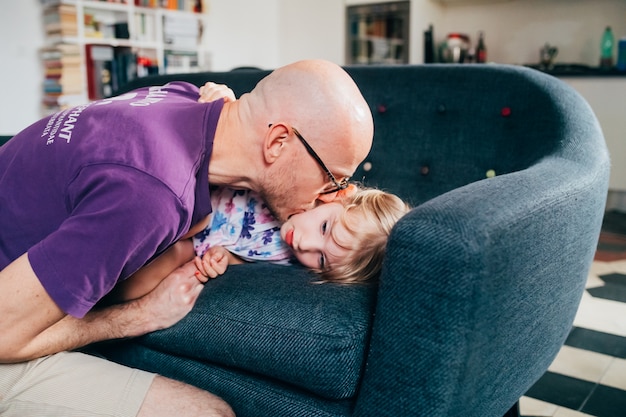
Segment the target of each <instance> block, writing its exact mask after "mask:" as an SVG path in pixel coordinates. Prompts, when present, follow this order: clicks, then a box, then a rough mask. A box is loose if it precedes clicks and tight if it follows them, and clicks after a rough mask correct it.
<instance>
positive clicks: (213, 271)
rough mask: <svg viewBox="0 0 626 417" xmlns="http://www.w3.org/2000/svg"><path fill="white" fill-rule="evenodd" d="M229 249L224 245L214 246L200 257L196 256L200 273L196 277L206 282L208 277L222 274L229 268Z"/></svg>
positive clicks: (195, 259) (195, 261)
mask: <svg viewBox="0 0 626 417" xmlns="http://www.w3.org/2000/svg"><path fill="white" fill-rule="evenodd" d="M228 261H229V256H228V251H227V250H226V249H224V248H223V247H222V246H212V247H210V248H209V249H208V250H207V251H206V253H205V254H204V255H203V256H202V259H200V257H198V256H196V257H195V258H194V263H195V265H196V268H198V273H196V278H198V280H200V281H201V282H206V281H207V278H217V276H218V275H222V274H223V273H224V272H226V268H228Z"/></svg>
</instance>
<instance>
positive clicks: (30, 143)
mask: <svg viewBox="0 0 626 417" xmlns="http://www.w3.org/2000/svg"><path fill="white" fill-rule="evenodd" d="M197 100H198V89H197V88H196V87H195V86H192V85H190V84H187V83H182V82H174V83H169V84H167V85H165V86H159V87H150V88H144V89H139V90H135V91H132V92H129V93H127V94H124V95H122V96H119V97H115V98H112V99H105V100H100V101H96V102H93V103H89V104H86V105H84V106H79V107H75V108H73V109H70V110H67V111H64V112H60V113H57V114H55V115H52V116H50V117H48V118H45V119H43V120H41V121H39V122H36V123H34V124H33V125H31V126H29V127H28V128H26V129H25V130H24V131H22V132H20V133H19V134H18V135H16V136H15V137H14V138H13V139H11V140H10V141H9V142H8V143H7V144H5V145H4V146H2V147H0V167H2V168H0V170H1V171H2V172H1V175H0V208H1V215H0V317H1V319H0V334H1V335H2V339H1V340H2V342H1V343H0V363H4V364H3V365H0V414H2V415H3V416H12V415H16V416H18V415H19V416H24V415H51V416H54V415H62V416H64V417H68V416H74V415H76V416H79V415H80V416H84V415H92V414H96V413H97V415H107V416H108V415H110V416H151V417H155V416H156V417H158V416H171V415H178V416H181V417H186V416H232V415H233V413H232V410H231V409H230V407H229V406H228V405H227V404H226V403H225V402H224V401H222V400H221V399H220V398H218V397H216V396H214V395H212V394H210V393H208V392H205V391H202V390H199V389H196V388H193V387H191V386H188V385H185V384H181V383H179V382H176V381H172V380H170V379H167V378H163V377H160V376H154V375H152V374H149V373H146V372H142V371H139V370H133V369H129V368H126V367H123V366H120V365H117V364H113V363H110V362H107V361H104V360H101V359H98V358H94V357H90V356H86V355H82V354H80V353H76V352H71V353H68V352H66V351H68V350H71V349H75V348H78V347H80V346H84V345H86V344H89V343H92V342H96V341H100V340H105V339H112V338H121V337H133V336H138V335H141V334H145V333H147V332H150V331H154V330H157V329H162V328H165V327H169V326H171V325H172V324H174V323H176V322H177V321H178V320H180V319H181V318H182V317H183V316H184V315H185V314H187V312H189V310H190V309H191V307H192V306H193V304H194V302H195V300H196V298H197V296H198V294H199V292H200V290H201V288H202V285H201V284H200V283H199V282H198V280H197V279H196V278H195V277H194V272H195V271H194V270H190V269H189V268H190V267H189V266H188V267H186V268H181V269H179V270H177V271H175V272H174V273H173V274H171V275H170V276H169V277H168V278H167V279H166V280H164V281H163V282H162V283H161V284H160V285H159V286H158V287H157V288H156V289H155V290H153V291H152V292H151V293H149V294H148V295H146V296H145V297H143V298H140V299H138V300H134V301H131V302H129V303H126V304H122V305H116V306H112V307H108V308H105V309H94V308H93V307H94V306H95V304H96V303H97V302H98V301H99V300H100V299H101V298H102V297H104V296H105V295H106V294H107V293H108V292H109V291H110V290H111V289H112V288H113V287H114V286H115V285H116V284H117V283H118V282H119V281H121V280H123V279H125V278H127V277H128V276H130V275H131V274H132V273H133V272H135V271H136V270H137V269H138V268H139V267H141V266H142V265H144V264H145V263H146V262H147V261H149V260H150V259H151V258H153V257H154V256H155V255H157V254H159V253H161V252H162V251H164V250H165V249H166V248H167V247H169V246H170V245H171V244H172V243H174V242H175V241H177V240H178V239H180V238H184V237H187V236H190V235H192V234H194V233H195V231H197V230H201V229H202V228H204V226H205V223H206V218H207V216H208V214H209V213H210V212H211V205H210V194H209V184H212V185H220V186H229V187H232V188H247V189H251V190H254V191H257V192H258V193H260V194H261V195H262V196H263V198H264V200H265V201H266V202H267V203H268V205H269V207H270V209H271V210H272V211H273V213H274V214H275V215H276V216H277V217H278V218H280V219H282V220H284V219H287V218H288V217H289V216H290V215H292V214H294V213H298V212H301V211H304V210H308V209H310V208H312V207H314V205H315V204H316V203H317V202H319V201H329V200H332V199H333V198H334V197H335V193H336V192H337V191H338V190H340V189H342V188H344V187H345V186H346V182H347V179H348V178H349V177H350V175H351V174H352V173H353V172H354V171H355V169H356V167H357V166H358V164H359V163H360V162H361V161H362V160H363V159H364V158H365V157H366V155H367V153H368V152H369V150H370V147H371V143H372V138H373V122H372V115H371V113H370V110H369V107H368V105H367V103H366V102H365V100H364V99H363V97H362V95H361V93H360V91H359V89H358V88H357V86H356V85H355V83H354V82H353V80H352V79H351V78H350V77H349V76H348V74H347V73H346V72H345V71H344V70H343V69H342V68H340V67H338V66H337V65H335V64H332V63H330V62H326V61H320V60H308V61H300V62H296V63H293V64H291V65H287V66H285V67H282V68H279V69H277V70H275V71H274V72H272V73H271V74H270V75H268V76H267V77H266V78H264V79H263V80H262V81H261V82H259V84H258V85H257V86H256V87H255V89H254V90H253V91H252V92H250V93H249V94H245V95H243V96H242V97H241V98H240V99H239V100H236V101H234V100H228V101H225V100H217V101H213V102H211V103H205V104H197ZM59 352H61V353H59Z"/></svg>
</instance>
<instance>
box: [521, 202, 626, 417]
mask: <svg viewBox="0 0 626 417" xmlns="http://www.w3.org/2000/svg"><path fill="white" fill-rule="evenodd" d="M520 409H521V414H522V416H524V417H587V416H595V417H624V416H626V213H622V212H617V211H610V212H607V213H606V215H605V218H604V222H603V227H602V233H601V235H600V242H599V244H598V250H597V252H596V256H595V259H594V262H593V265H592V267H591V271H590V274H589V279H588V281H587V289H586V291H585V293H584V295H583V299H582V301H581V305H580V308H579V310H578V314H577V316H576V319H575V321H574V328H573V329H572V332H571V333H570V335H569V337H568V339H567V341H566V342H565V346H563V348H562V349H561V351H560V352H559V355H558V356H557V358H556V359H555V360H554V362H553V363H552V365H551V366H550V368H549V369H548V372H546V374H545V375H544V376H543V377H542V378H541V379H540V380H539V381H538V382H537V383H536V384H535V385H534V386H533V387H532V388H531V389H530V390H529V391H528V392H527V394H526V396H524V397H522V399H521V400H520Z"/></svg>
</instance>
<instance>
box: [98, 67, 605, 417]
mask: <svg viewBox="0 0 626 417" xmlns="http://www.w3.org/2000/svg"><path fill="white" fill-rule="evenodd" d="M347 70H348V71H349V73H350V74H351V75H352V76H353V78H354V79H355V81H356V82H357V84H358V85H359V87H360V88H361V90H362V92H363V94H364V96H365V98H366V99H367V100H368V102H369V103H370V105H371V108H372V111H373V113H374V117H375V139H374V146H373V149H372V151H371V153H370V155H369V157H368V158H367V160H366V161H365V163H364V164H363V165H362V166H361V167H360V168H359V170H358V172H357V173H356V175H355V176H354V179H356V180H359V181H360V180H362V181H363V182H364V183H365V184H367V185H372V186H378V187H380V188H383V189H386V190H388V191H392V192H395V193H397V194H399V195H400V196H402V197H403V198H405V199H406V200H408V201H410V202H411V204H412V205H413V206H414V207H415V208H414V209H413V210H412V211H411V212H410V213H409V214H407V215H406V216H405V217H404V218H403V219H402V220H401V221H400V222H399V223H398V224H397V225H396V227H395V229H394V231H393V233H392V235H391V237H390V239H389V243H388V250H387V252H388V256H387V259H386V261H385V264H384V267H383V271H382V274H381V277H380V281H379V283H378V284H377V285H374V286H369V287H368V286H348V287H342V286H336V285H327V284H325V285H313V284H311V282H312V280H313V278H312V276H311V275H310V274H309V273H308V272H307V271H305V270H304V269H301V268H298V267H284V266H274V265H264V264H248V265H240V266H235V267H231V268H230V269H229V270H228V271H227V273H226V274H225V275H224V276H222V277H220V278H219V279H217V280H213V281H211V282H209V283H208V284H207V285H206V287H205V289H204V291H203V293H202V294H201V297H200V299H199V301H198V303H197V305H196V306H195V308H194V309H193V311H192V312H191V313H190V314H189V315H188V316H187V317H186V318H185V319H184V320H183V321H181V322H180V323H179V324H177V325H176V326H174V327H172V328H170V329H167V330H164V331H160V332H157V333H154V334H150V335H147V336H144V337H141V338H138V339H135V340H131V341H125V342H122V343H116V344H112V345H106V346H105V348H104V349H103V350H104V351H105V353H106V355H108V356H109V357H110V358H112V359H113V360H116V361H119V362H122V363H125V364H128V365H131V366H136V367H140V368H144V369H148V370H150V371H154V372H159V373H161V374H164V375H166V376H169V377H173V378H177V379H180V380H183V381H186V382H189V383H191V384H194V385H197V386H199V387H202V388H204V389H207V390H209V391H211V392H214V393H216V394H217V395H220V396H222V397H223V398H224V399H225V400H226V401H228V402H229V403H230V404H231V405H232V407H233V409H234V410H235V412H236V413H237V415H238V416H239V417H253V416H254V417H258V416H268V417H279V416H296V417H305V416H377V417H381V416H389V417H400V416H425V417H444V416H446V417H500V416H502V415H504V414H505V413H507V410H509V409H511V407H514V405H515V404H516V402H517V401H518V399H519V398H520V397H521V396H522V395H524V393H525V392H526V391H527V390H528V389H529V388H530V387H531V386H532V385H533V383H534V382H536V381H537V380H538V379H539V378H540V377H541V376H542V374H543V373H544V372H545V371H546V369H547V368H548V366H549V365H550V363H551V362H552V360H553V359H554V357H555V356H556V354H557V352H558V351H559V349H560V347H561V346H562V344H563V342H564V340H565V338H566V336H567V335H568V333H569V331H570V328H571V325H572V322H573V319H574V315H575V313H576V310H577V307H578V304H579V301H580V297H581V295H582V292H583V289H584V286H585V282H586V278H587V273H588V270H589V267H590V265H591V262H592V259H593V255H594V251H595V248H596V244H597V239H598V236H599V231H600V226H601V222H602V217H603V213H604V205H605V199H606V193H607V188H608V178H609V157H608V153H607V149H606V147H605V143H604V140H603V136H602V132H601V130H600V127H599V125H598V122H597V120H596V118H595V116H594V114H593V113H592V111H591V109H590V107H589V106H588V105H587V103H586V102H585V101H584V100H583V99H582V98H581V97H580V96H579V95H578V94H577V93H576V92H575V91H573V90H572V89H571V88H569V87H568V86H566V85H565V84H564V83H562V82H561V81H559V80H558V79H556V78H553V77H551V76H549V75H545V74H543V73H540V72H538V71H535V70H531V69H526V68H522V67H514V66H504V65H422V66H393V67H392V66H378V67H348V68H347ZM266 73H267V72H265V71H254V70H245V71H244V70H242V71H236V72H229V73H202V74H187V75H184V76H181V75H172V76H159V77H154V78H149V79H140V80H137V81H136V82H135V83H134V84H131V85H129V86H127V87H126V89H131V88H134V87H137V86H140V85H146V84H161V83H164V82H166V81H168V80H173V79H184V80H188V81H191V82H194V83H196V84H197V85H201V84H204V82H205V81H208V80H211V81H215V82H220V83H226V84H228V85H230V86H231V87H232V88H233V89H234V90H235V92H236V93H237V94H241V93H243V92H245V91H248V90H250V89H251V88H253V86H254V85H255V83H256V82H257V81H258V80H259V79H260V78H261V77H262V76H264V75H265V74H266ZM337 151H338V152H341V149H338V150H337ZM514 410H515V408H513V411H512V412H511V413H514Z"/></svg>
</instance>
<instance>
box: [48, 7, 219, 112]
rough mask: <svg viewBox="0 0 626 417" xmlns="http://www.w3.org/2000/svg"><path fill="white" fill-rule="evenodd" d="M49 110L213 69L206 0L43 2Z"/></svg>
mask: <svg viewBox="0 0 626 417" xmlns="http://www.w3.org/2000/svg"><path fill="white" fill-rule="evenodd" d="M40 2H41V6H42V13H43V24H44V30H45V33H46V45H45V46H44V47H43V48H42V50H41V53H40V56H41V60H42V62H43V67H44V73H45V75H44V83H43V89H44V99H43V113H44V114H49V113H52V112H56V111H58V110H61V109H64V108H68V107H73V106H76V105H80V104H84V103H86V102H88V101H91V100H97V99H100V98H103V97H106V96H108V95H110V94H111V93H112V92H113V91H115V90H116V89H117V88H118V87H121V86H122V85H123V84H124V83H126V82H128V81H130V80H131V79H133V78H135V77H142V76H146V75H150V74H156V73H158V74H173V73H182V72H193V71H200V70H202V69H207V68H208V65H209V62H208V56H207V55H206V54H203V52H202V51H203V48H202V42H201V39H202V31H203V26H204V22H205V17H206V15H205V14H203V1H202V0H108V1H102V0H101V1H97V0H40Z"/></svg>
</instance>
